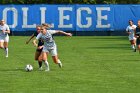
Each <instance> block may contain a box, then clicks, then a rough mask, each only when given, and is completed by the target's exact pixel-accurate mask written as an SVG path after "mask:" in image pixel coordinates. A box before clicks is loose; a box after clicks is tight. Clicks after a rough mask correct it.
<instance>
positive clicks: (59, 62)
mask: <svg viewBox="0 0 140 93" xmlns="http://www.w3.org/2000/svg"><path fill="white" fill-rule="evenodd" d="M58 66H59V67H60V68H62V63H61V61H60V60H59V59H58Z"/></svg>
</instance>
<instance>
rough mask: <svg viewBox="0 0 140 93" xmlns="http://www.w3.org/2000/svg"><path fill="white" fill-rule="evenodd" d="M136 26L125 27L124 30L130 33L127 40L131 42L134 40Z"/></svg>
mask: <svg viewBox="0 0 140 93" xmlns="http://www.w3.org/2000/svg"><path fill="white" fill-rule="evenodd" d="M136 27H137V26H136V25H132V26H130V25H129V26H127V28H126V31H127V32H130V34H129V36H128V37H129V40H133V39H134V29H136Z"/></svg>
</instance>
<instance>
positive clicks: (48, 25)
mask: <svg viewBox="0 0 140 93" xmlns="http://www.w3.org/2000/svg"><path fill="white" fill-rule="evenodd" d="M42 26H44V27H45V28H50V27H51V24H47V23H42Z"/></svg>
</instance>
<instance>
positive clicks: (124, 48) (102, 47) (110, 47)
mask: <svg viewBox="0 0 140 93" xmlns="http://www.w3.org/2000/svg"><path fill="white" fill-rule="evenodd" d="M129 46H130V45H129V44H117V45H108V46H93V47H87V49H121V50H122V49H123V50H130V49H131V48H130V47H129Z"/></svg>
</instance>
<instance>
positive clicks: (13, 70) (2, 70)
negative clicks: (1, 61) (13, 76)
mask: <svg viewBox="0 0 140 93" xmlns="http://www.w3.org/2000/svg"><path fill="white" fill-rule="evenodd" d="M16 71H18V72H19V71H20V72H25V70H24V69H22V68H15V69H14V68H13V69H2V68H1V69H0V72H16Z"/></svg>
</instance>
